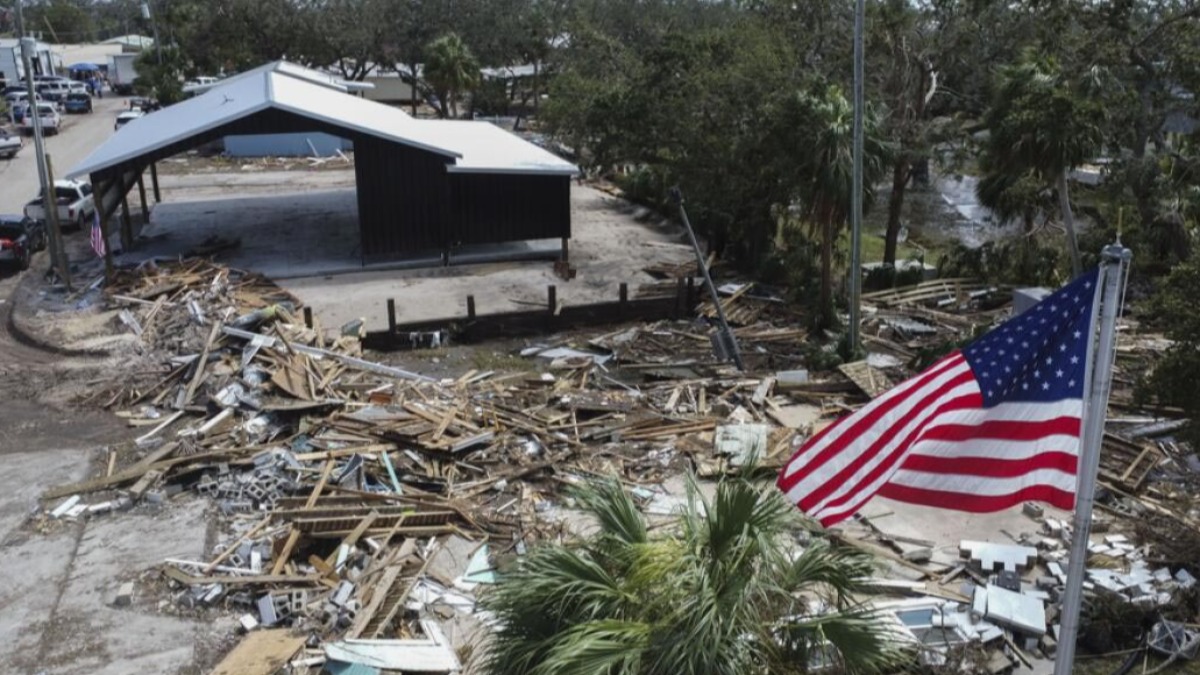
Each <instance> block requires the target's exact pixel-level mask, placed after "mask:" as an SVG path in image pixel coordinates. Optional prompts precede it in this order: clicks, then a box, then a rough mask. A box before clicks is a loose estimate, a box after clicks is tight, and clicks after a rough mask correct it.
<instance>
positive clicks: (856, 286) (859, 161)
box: [847, 0, 866, 354]
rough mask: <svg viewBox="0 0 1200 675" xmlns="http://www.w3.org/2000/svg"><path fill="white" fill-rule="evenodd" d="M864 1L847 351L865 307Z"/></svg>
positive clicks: (858, 39)
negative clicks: (863, 260) (863, 240)
mask: <svg viewBox="0 0 1200 675" xmlns="http://www.w3.org/2000/svg"><path fill="white" fill-rule="evenodd" d="M865 4H866V3H865V0H855V3H854V150H853V162H854V171H853V179H852V181H851V182H852V187H851V194H850V330H849V332H848V333H847V342H848V344H847V347H848V349H847V352H848V353H849V354H856V353H857V352H858V349H859V338H858V330H859V324H860V323H861V317H860V313H861V304H862V216H863V113H864V112H865V111H864V110H863V24H865V23H866V7H865Z"/></svg>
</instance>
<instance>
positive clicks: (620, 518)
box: [573, 480, 646, 544]
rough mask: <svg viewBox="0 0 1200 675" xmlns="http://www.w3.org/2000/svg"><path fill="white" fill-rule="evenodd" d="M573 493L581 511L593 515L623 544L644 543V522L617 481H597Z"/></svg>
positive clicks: (604, 528) (603, 528) (607, 532)
mask: <svg viewBox="0 0 1200 675" xmlns="http://www.w3.org/2000/svg"><path fill="white" fill-rule="evenodd" d="M573 494H574V497H575V498H576V499H577V500H579V503H580V506H582V507H583V510H584V511H586V512H588V513H590V514H591V515H593V516H595V517H596V520H597V521H598V522H599V525H600V530H601V532H603V533H604V534H606V535H608V536H611V537H613V538H615V539H616V540H617V541H618V542H620V543H622V544H643V543H645V542H646V521H645V519H644V518H643V517H642V513H641V511H638V508H637V504H634V502H633V499H632V498H631V497H630V496H629V495H628V494H626V492H625V490H624V488H622V487H621V484H620V483H618V482H617V481H615V480H604V481H599V482H596V483H593V484H590V485H588V486H586V487H583V488H580V489H578V490H576V491H575V492H574V493H573Z"/></svg>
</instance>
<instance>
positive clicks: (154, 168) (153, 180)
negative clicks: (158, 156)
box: [150, 162, 162, 204]
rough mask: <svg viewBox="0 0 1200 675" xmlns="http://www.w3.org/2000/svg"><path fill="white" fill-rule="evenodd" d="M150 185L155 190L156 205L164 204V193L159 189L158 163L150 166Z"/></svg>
mask: <svg viewBox="0 0 1200 675" xmlns="http://www.w3.org/2000/svg"><path fill="white" fill-rule="evenodd" d="M150 185H151V186H152V187H153V188H154V203H155V204H161V203H162V192H160V191H159V189H158V162H154V163H152V164H151V165H150Z"/></svg>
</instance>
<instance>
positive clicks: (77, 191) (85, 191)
mask: <svg viewBox="0 0 1200 675" xmlns="http://www.w3.org/2000/svg"><path fill="white" fill-rule="evenodd" d="M54 197H55V199H54V201H55V203H56V204H57V206H58V222H59V223H60V224H61V225H62V227H78V228H79V229H83V228H85V227H87V226H88V225H89V224H90V223H91V222H92V217H93V214H95V212H96V203H95V198H94V196H93V195H92V186H91V185H89V184H88V183H84V182H82V181H75V180H56V181H54ZM42 201H43V200H42V197H41V196H38V198H37V199H34V200H33V201H31V202H29V203H28V204H26V205H25V215H26V216H28V217H30V218H32V219H34V220H40V221H45V220H46V209H45V206H43V204H42Z"/></svg>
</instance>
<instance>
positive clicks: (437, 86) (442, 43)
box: [425, 33, 479, 117]
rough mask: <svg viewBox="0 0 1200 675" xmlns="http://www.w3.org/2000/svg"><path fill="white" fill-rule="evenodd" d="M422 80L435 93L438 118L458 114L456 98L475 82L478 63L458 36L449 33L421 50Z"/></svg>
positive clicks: (477, 77) (476, 80) (477, 76)
mask: <svg viewBox="0 0 1200 675" xmlns="http://www.w3.org/2000/svg"><path fill="white" fill-rule="evenodd" d="M425 79H426V80H428V81H429V84H430V85H431V86H432V87H433V89H434V91H435V92H437V95H438V99H439V101H440V103H441V114H442V117H458V99H459V96H461V95H462V93H463V92H465V91H467V90H469V89H471V88H472V87H474V86H475V85H476V84H477V83H478V82H479V63H478V62H477V61H476V60H475V56H474V55H473V54H471V49H470V48H469V47H467V45H466V43H464V42H463V40H462V38H461V37H459V36H458V35H457V34H456V33H449V34H447V35H443V36H442V37H440V38H438V39H436V40H434V41H433V42H432V43H430V44H429V47H428V48H427V49H426V52H425Z"/></svg>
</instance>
